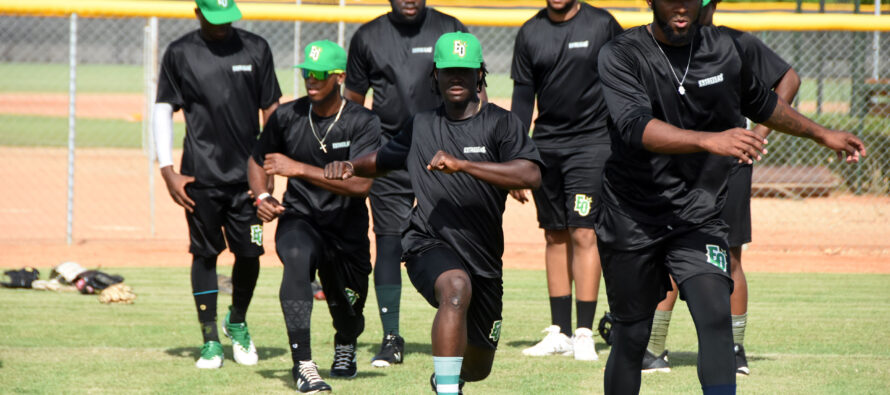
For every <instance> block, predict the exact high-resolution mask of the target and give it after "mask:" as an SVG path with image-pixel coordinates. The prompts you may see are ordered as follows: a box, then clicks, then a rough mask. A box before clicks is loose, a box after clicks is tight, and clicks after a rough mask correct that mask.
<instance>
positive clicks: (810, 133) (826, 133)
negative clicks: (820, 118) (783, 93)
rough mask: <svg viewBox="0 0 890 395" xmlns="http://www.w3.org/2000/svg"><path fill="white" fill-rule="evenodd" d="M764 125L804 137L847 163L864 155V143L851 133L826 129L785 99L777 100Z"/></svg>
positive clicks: (855, 160) (856, 160)
mask: <svg viewBox="0 0 890 395" xmlns="http://www.w3.org/2000/svg"><path fill="white" fill-rule="evenodd" d="M763 124H764V125H766V126H768V127H770V128H772V129H775V130H778V131H780V132H783V133H787V134H790V135H793V136H798V137H805V138H808V139H810V140H813V141H815V142H816V143H818V144H820V145H823V146H825V147H828V148H830V149H831V150H833V151H835V152H837V153H838V158H843V157H844V156H846V161H847V163H855V162H859V159H860V157H862V156H865V155H866V151H865V144H863V143H862V140H860V139H859V138H858V137H856V136H854V135H853V134H851V133H848V132H843V131H839V130H832V129H828V128H826V127H824V126H822V125H819V124H818V123H816V122H813V121H812V120H810V119H809V118H807V117H805V116H803V115H802V114H801V113H799V112H797V110H795V109H794V108H793V107H791V106H790V105H789V104H788V103H787V102H785V100H778V101H777V102H776V108H775V110H773V114H772V115H771V116H770V117H769V119H767V120H766V122H764V123H763Z"/></svg>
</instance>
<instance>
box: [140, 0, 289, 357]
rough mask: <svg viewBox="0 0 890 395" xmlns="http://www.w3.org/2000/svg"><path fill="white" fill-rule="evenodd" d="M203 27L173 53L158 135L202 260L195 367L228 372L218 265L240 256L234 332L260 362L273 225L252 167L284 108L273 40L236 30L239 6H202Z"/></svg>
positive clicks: (241, 353) (237, 352)
mask: <svg viewBox="0 0 890 395" xmlns="http://www.w3.org/2000/svg"><path fill="white" fill-rule="evenodd" d="M196 2H197V5H198V7H197V8H195V15H196V16H197V18H198V20H199V21H200V22H201V28H200V29H199V30H196V31H193V32H191V33H188V34H186V35H184V36H182V37H180V38H179V39H177V40H176V41H174V42H172V43H171V44H170V46H169V47H167V50H166V52H165V53H164V59H163V61H162V63H161V72H160V76H159V77H158V96H157V102H156V104H155V106H154V123H153V124H154V134H155V139H156V141H157V147H158V164H159V165H160V168H161V176H163V178H164V182H165V183H166V184H167V190H168V191H169V192H170V196H171V197H172V198H173V201H174V202H176V204H178V205H180V206H182V207H183V208H185V211H186V213H185V216H186V221H187V222H188V227H189V239H190V247H189V252H190V253H191V254H192V271H191V280H192V292H193V294H194V298H195V307H196V308H197V310H198V321H200V322H201V333H202V334H203V336H204V346H203V347H201V357H200V358H199V359H198V361H197V363H196V364H195V365H196V366H197V367H199V368H205V369H214V368H219V367H220V366H222V362H223V349H222V345H220V343H219V335H218V333H217V329H216V297H217V293H218V292H219V291H218V288H217V281H216V260H217V256H218V255H219V253H220V252H222V251H223V250H224V249H225V248H226V244H227V243H228V246H229V249H230V250H231V251H232V253H233V254H235V266H234V268H233V269H232V283H233V286H234V289H233V292H232V305H231V306H230V307H229V313H228V314H227V315H226V319H225V323H224V326H223V331H224V333H225V334H226V335H227V336H228V337H229V338H230V339H231V340H232V349H233V354H234V357H235V362H238V363H240V364H243V365H254V364H256V363H257V353H256V347H254V344H253V341H252V340H251V338H250V333H249V332H248V330H247V322H246V321H245V316H246V314H247V307H248V305H249V304H250V299H251V297H252V296H253V290H254V288H255V287H256V281H257V276H258V275H259V270H260V260H259V256H260V255H262V254H263V225H262V222H260V220H259V219H258V218H257V217H256V208H255V207H254V206H253V199H251V198H250V196H248V193H247V192H248V186H247V172H246V169H247V167H246V166H245V165H244V164H245V162H246V161H247V157H248V156H249V155H250V151H251V150H252V149H253V146H254V144H255V143H256V138H257V135H259V133H260V122H259V112H260V110H262V113H263V121H264V123H265V120H266V119H268V117H269V115H270V114H271V113H272V112H273V111H274V110H275V108H277V107H278V99H279V98H280V97H281V89H280V88H279V87H278V80H277V79H276V77H275V68H274V64H273V62H272V51H271V50H270V49H269V44H268V43H266V40H264V39H263V38H262V37H260V36H257V35H256V34H253V33H250V32H247V31H244V30H241V29H235V28H233V27H232V25H231V22H232V21H236V20H238V19H240V18H241V12H240V11H239V10H238V7H237V6H236V5H235V2H234V1H233V0H229V1H228V2H218V1H217V0H197V1H196ZM179 109H182V110H183V112H184V113H185V123H186V134H185V141H184V143H183V153H182V164H181V167H180V171H179V173H177V172H176V171H175V170H174V169H173V154H172V147H173V122H172V116H173V111H178V110H179Z"/></svg>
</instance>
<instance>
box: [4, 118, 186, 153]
mask: <svg viewBox="0 0 890 395" xmlns="http://www.w3.org/2000/svg"><path fill="white" fill-rule="evenodd" d="M0 125H3V126H2V127H0V146H17V147H67V146H68V118H64V117H40V116H26V115H21V116H20V115H0ZM173 130H174V133H175V136H174V138H173V143H174V145H175V146H176V147H177V148H179V147H181V146H182V138H183V136H184V135H185V123H183V122H176V123H174V124H173ZM75 131H76V134H77V137H76V139H75V145H76V146H77V147H78V148H96V147H102V148H139V147H142V122H130V121H124V120H106V119H84V118H79V119H78V120H77V126H76V130H75Z"/></svg>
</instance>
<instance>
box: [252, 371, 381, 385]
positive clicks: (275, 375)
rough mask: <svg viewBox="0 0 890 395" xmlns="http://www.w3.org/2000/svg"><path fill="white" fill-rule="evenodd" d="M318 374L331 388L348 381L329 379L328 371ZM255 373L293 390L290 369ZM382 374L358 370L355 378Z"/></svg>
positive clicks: (329, 372)
mask: <svg viewBox="0 0 890 395" xmlns="http://www.w3.org/2000/svg"><path fill="white" fill-rule="evenodd" d="M318 372H319V373H320V374H321V375H322V377H323V378H325V381H326V382H327V383H328V384H331V385H332V386H334V385H336V384H337V382H339V381H342V380H348V379H337V378H333V377H331V370H330V369H319V370H318ZM257 373H258V374H259V375H260V376H263V378H265V379H278V380H281V382H282V383H283V384H284V386H285V387H287V388H288V389H290V388H294V378H293V376H292V375H291V370H290V369H268V370H258V371H257ZM383 375H384V373H383V372H378V371H368V370H361V369H360V370H359V371H358V373H356V375H355V378H371V377H380V376H383Z"/></svg>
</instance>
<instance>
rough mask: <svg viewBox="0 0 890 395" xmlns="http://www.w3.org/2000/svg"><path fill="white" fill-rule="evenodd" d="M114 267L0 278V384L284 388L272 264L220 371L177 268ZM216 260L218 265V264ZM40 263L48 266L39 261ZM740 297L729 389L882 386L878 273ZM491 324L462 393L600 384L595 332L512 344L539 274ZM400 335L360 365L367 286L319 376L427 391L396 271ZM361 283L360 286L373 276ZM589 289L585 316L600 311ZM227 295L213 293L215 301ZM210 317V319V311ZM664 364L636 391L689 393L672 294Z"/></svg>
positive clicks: (691, 382)
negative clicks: (341, 359)
mask: <svg viewBox="0 0 890 395" xmlns="http://www.w3.org/2000/svg"><path fill="white" fill-rule="evenodd" d="M105 270H107V271H109V272H113V273H120V274H122V275H124V276H125V277H126V278H127V283H128V284H130V285H131V286H132V287H133V288H134V290H135V291H136V293H137V294H138V299H137V300H136V304H134V305H131V306H106V305H101V304H99V302H98V301H96V299H95V297H94V296H84V295H79V294H57V293H51V292H40V291H31V290H9V289H0V306H4V309H3V310H4V320H3V321H2V322H0V333H2V335H0V363H2V365H0V369H2V371H3V374H0V388H3V389H4V391H11V392H38V393H57V392H68V391H71V389H72V388H77V389H78V392H103V393H104V392H108V393H112V392H126V393H133V392H136V393H160V392H164V393H197V392H202V393H208V392H214V393H215V392H223V393H246V392H250V393H269V392H285V391H291V390H292V388H293V387H292V386H293V382H292V380H291V379H290V367H291V362H290V355H289V352H288V350H287V348H286V347H287V338H286V334H285V331H284V323H283V321H282V317H281V310H280V308H279V304H278V284H279V282H280V280H281V269H280V268H277V267H275V268H263V269H262V272H261V274H260V280H259V285H258V288H257V291H256V294H255V296H254V299H253V304H252V306H251V310H250V313H249V314H248V322H249V323H250V328H251V334H252V336H253V339H254V341H255V342H256V344H257V348H258V350H259V353H260V363H259V364H258V365H257V366H253V367H244V366H239V365H237V364H235V363H234V361H232V359H231V358H232V357H231V345H230V342H229V341H228V340H226V339H223V345H224V347H225V349H226V362H225V365H224V366H223V368H222V369H221V370H219V371H212V372H206V371H198V370H197V369H195V368H194V367H193V363H194V359H195V358H196V356H197V352H198V347H199V346H200V334H199V329H198V324H197V321H196V316H195V312H194V305H193V301H192V297H191V294H190V289H189V285H188V284H189V280H188V276H189V274H188V268H124V269H107V268H106V269H105ZM228 270H229V269H228V268H227V267H226V268H221V271H224V272H227V271H228ZM42 271H43V272H44V273H46V272H48V271H49V270H48V268H47V269H45V270H42ZM748 281H749V291H750V292H751V295H752V296H751V302H750V305H749V326H748V331H747V334H746V348H747V352H748V358H749V363H750V366H751V370H752V374H751V376H749V377H742V378H739V380H738V385H739V392H740V393H764V394H765V393H799V394H810V393H881V392H883V391H884V390H885V389H886V383H887V382H890V370H888V368H887V366H890V356H888V355H887V353H886V351H887V350H888V349H890V329H888V326H887V320H886V317H887V316H888V315H890V290H888V288H887V287H886V284H887V283H888V281H890V276H888V275H854V274H849V275H837V274H831V275H829V274H767V273H751V274H748ZM504 282H505V290H504V326H503V332H502V337H501V343H500V347H499V349H498V354H497V357H496V359H495V365H494V369H493V370H492V374H491V376H490V377H489V378H488V379H486V380H484V381H482V382H480V383H471V384H468V385H467V387H466V389H467V391H468V392H469V391H472V392H473V393H484V394H489V393H497V394H507V393H509V394H516V393H529V394H531V393H560V394H562V393H572V394H576V393H601V392H602V369H603V367H604V364H605V359H606V358H607V357H608V352H609V348H608V347H607V346H605V344H604V343H603V342H602V340H601V339H599V338H597V339H596V340H597V348H598V350H599V351H600V358H601V360H600V361H599V362H593V363H582V362H576V361H574V360H573V359H571V358H565V357H544V358H528V357H523V356H522V355H521V350H522V348H524V347H527V346H529V345H531V344H533V343H534V342H536V341H537V340H539V336H540V332H539V331H540V330H541V329H543V328H544V327H546V326H548V325H549V323H550V318H549V305H548V301H547V289H546V283H545V279H544V272H543V271H519V270H508V271H507V272H506V275H505V280H504ZM404 284H405V288H404V293H403V297H402V320H401V328H402V330H401V331H402V335H403V336H404V337H405V338H406V340H407V347H406V360H405V361H406V362H405V364H403V365H400V366H395V367H392V368H388V369H375V368H372V367H371V366H370V363H369V361H370V358H371V356H373V354H374V352H376V350H377V348H378V347H379V341H380V339H381V338H382V332H381V328H380V321H379V317H378V315H377V314H376V313H375V310H376V309H375V306H376V303H375V302H374V300H375V299H374V296H373V294H371V295H369V296H368V299H370V300H369V301H368V302H367V305H366V309H365V313H366V321H367V324H366V330H365V333H364V334H363V335H362V336H361V337H360V338H359V347H358V361H359V374H358V377H357V378H356V379H354V380H328V382H329V383H330V384H331V385H332V386H333V387H334V390H335V391H337V392H339V393H367V394H377V393H405V394H416V393H426V391H428V388H429V384H428V382H427V381H428V378H429V375H430V373H431V372H432V361H431V357H430V346H429V329H430V327H429V326H430V322H431V321H432V318H433V315H434V314H435V310H434V309H433V308H431V307H429V306H428V305H427V304H426V302H425V301H423V300H422V299H421V297H420V296H419V295H418V294H417V293H416V292H415V291H414V290H413V288H412V287H411V286H410V282H409V281H408V280H407V278H405V279H404ZM371 288H372V292H373V287H371ZM604 293H605V291H604V289H601V295H600V305H599V308H598V312H597V320H599V317H600V316H602V312H603V311H605V310H607V309H608V308H607V307H606V303H605V294H604ZM228 303H229V296H227V295H221V298H220V306H221V310H220V311H223V310H222V309H224V308H225V306H226V305H227V304H228ZM221 318H222V316H220V319H221ZM312 332H313V335H312V342H313V356H314V358H315V360H316V361H317V362H318V364H319V366H320V368H321V373H322V376H324V377H329V376H328V369H329V368H330V365H331V362H332V356H333V330H332V327H331V321H330V315H329V313H328V312H327V308H326V306H325V305H324V303H322V302H316V303H315V311H314V313H313V317H312ZM667 346H668V349H669V350H671V362H672V368H673V370H674V371H673V372H672V373H669V374H652V375H646V376H644V377H643V388H642V390H643V391H642V392H643V393H647V394H650V393H698V392H699V391H700V387H699V383H698V379H697V375H696V366H695V363H696V340H695V333H694V327H693V325H692V322H691V319H690V318H689V314H688V313H687V310H686V308H685V304H683V303H679V304H678V305H677V311H676V313H675V314H674V319H673V322H672V325H671V328H670V332H669V335H668V342H667Z"/></svg>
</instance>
